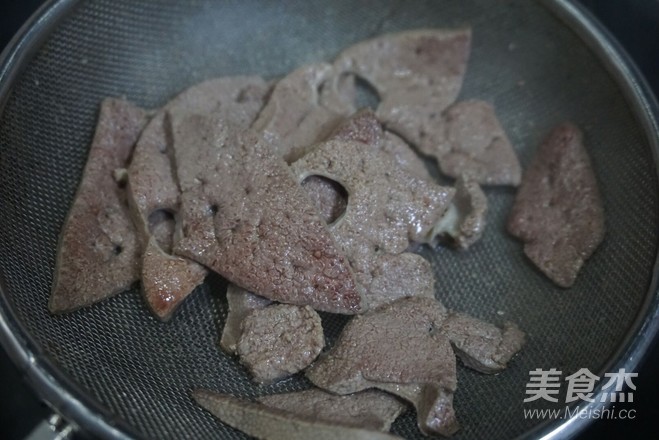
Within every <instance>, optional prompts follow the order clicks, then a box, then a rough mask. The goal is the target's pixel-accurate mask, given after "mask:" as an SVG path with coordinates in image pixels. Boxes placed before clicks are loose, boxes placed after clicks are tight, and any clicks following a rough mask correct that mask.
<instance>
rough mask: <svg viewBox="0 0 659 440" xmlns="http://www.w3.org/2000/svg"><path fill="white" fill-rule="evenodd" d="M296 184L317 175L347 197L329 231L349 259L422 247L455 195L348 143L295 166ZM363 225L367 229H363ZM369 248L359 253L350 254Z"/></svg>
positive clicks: (322, 148) (322, 147)
mask: <svg viewBox="0 0 659 440" xmlns="http://www.w3.org/2000/svg"><path fill="white" fill-rule="evenodd" d="M291 169H292V170H293V172H294V174H295V175H296V176H297V178H298V181H300V182H301V181H303V180H304V179H305V178H306V177H307V176H309V175H321V176H325V177H327V178H329V179H332V180H334V181H336V182H339V183H340V184H341V185H342V186H343V187H344V188H346V190H347V191H348V207H347V210H346V213H345V215H344V216H343V217H342V218H341V220H340V221H338V222H336V223H335V224H334V226H333V233H334V236H335V237H337V241H339V242H340V244H342V245H343V247H344V249H350V251H349V252H347V253H348V254H356V253H364V252H365V253H367V254H368V253H371V252H372V250H373V249H374V248H378V250H379V251H382V252H387V253H394V254H395V253H401V252H403V251H405V249H407V247H408V246H409V242H410V241H420V240H421V239H422V238H423V237H426V236H427V235H428V234H429V233H430V232H431V231H432V228H433V226H434V225H435V223H436V221H437V220H438V219H439V218H441V216H442V214H443V213H444V211H445V210H446V209H447V207H448V204H449V201H450V200H451V198H452V197H453V193H454V191H453V190H452V189H451V188H444V187H441V186H439V185H436V184H434V183H432V182H427V181H424V180H421V179H418V178H417V177H415V176H412V175H410V174H409V173H406V172H405V171H403V170H401V169H400V167H398V166H397V165H396V163H395V162H393V160H392V159H391V158H390V157H389V156H387V155H385V154H383V153H381V152H378V151H376V150H373V149H371V148H368V147H366V146H364V145H363V144H360V143H357V142H352V141H340V140H330V141H327V142H323V143H321V144H319V145H318V146H317V147H316V148H315V149H314V150H313V151H312V152H310V153H308V154H307V155H306V156H304V157H303V158H302V159H300V160H298V161H297V162H295V163H294V164H293V165H292V166H291ZM364 225H368V227H367V228H364V227H363V226H364ZM364 247H366V248H370V250H368V249H366V250H357V249H355V250H354V251H353V250H352V248H364Z"/></svg>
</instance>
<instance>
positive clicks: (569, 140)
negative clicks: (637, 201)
mask: <svg viewBox="0 0 659 440" xmlns="http://www.w3.org/2000/svg"><path fill="white" fill-rule="evenodd" d="M604 229H605V228H604V209H603V207H602V200H601V197H600V192H599V189H598V187H597V180H596V178H595V174H594V172H593V168H592V164H591V161H590V158H589V157H588V153H587V151H586V149H585V147H584V145H583V143H582V134H581V131H580V130H579V129H578V128H577V127H576V126H574V125H573V124H571V123H564V124H561V125H559V126H557V127H555V128H554V129H553V130H552V131H551V133H550V134H549V136H548V137H547V138H546V139H545V140H544V142H543V143H542V145H541V146H540V148H539V149H538V151H537V152H536V154H535V157H534V159H533V161H532V162H531V165H530V166H529V167H528V169H527V170H526V171H525V173H524V177H523V179H522V185H521V186H520V188H519V191H518V192H517V196H516V198H515V204H514V205H513V208H512V211H511V214H510V218H509V219H508V231H510V233H511V234H513V235H514V236H516V237H518V238H520V239H521V240H522V241H523V242H524V253H525V254H526V255H527V256H528V257H529V258H530V259H531V261H533V263H534V264H535V265H536V266H537V267H538V268H539V269H540V270H541V271H542V272H543V273H544V274H545V275H547V276H548V277H549V278H550V279H551V280H552V281H553V282H554V283H556V284H558V285H559V286H561V287H570V286H571V285H572V284H573V283H574V281H575V279H576V277H577V273H578V272H579V270H580V269H581V267H582V266H583V264H584V262H585V261H586V260H587V259H588V258H589V257H590V256H591V255H592V253H593V252H594V251H595V249H596V248H597V246H599V244H600V243H601V242H602V240H603V238H604Z"/></svg>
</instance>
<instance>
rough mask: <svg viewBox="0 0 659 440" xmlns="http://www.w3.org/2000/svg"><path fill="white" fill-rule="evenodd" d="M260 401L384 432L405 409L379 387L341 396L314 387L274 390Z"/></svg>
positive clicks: (330, 420)
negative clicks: (290, 390) (283, 390)
mask: <svg viewBox="0 0 659 440" xmlns="http://www.w3.org/2000/svg"><path fill="white" fill-rule="evenodd" d="M258 401H259V402H261V403H262V404H264V405H266V406H268V407H271V408H278V409H281V410H284V411H288V412H290V413H293V414H299V415H301V416H304V417H309V418H310V419H314V420H318V421H322V422H326V423H330V424H337V425H342V426H352V427H355V428H364V429H372V430H374V431H376V430H377V431H385V432H386V431H389V429H390V428H391V424H392V423H393V422H394V420H396V418H397V417H398V416H399V415H401V414H402V413H403V412H405V405H404V404H403V403H401V402H400V401H399V400H398V399H396V398H395V397H392V396H390V395H388V394H386V393H383V392H380V391H376V390H368V391H363V392H360V393H355V394H350V395H347V396H338V395H336V394H332V393H328V392H325V391H323V390H320V389H318V388H312V389H309V390H304V391H298V392H294V393H284V394H271V395H268V396H264V397H260V398H259V399H258Z"/></svg>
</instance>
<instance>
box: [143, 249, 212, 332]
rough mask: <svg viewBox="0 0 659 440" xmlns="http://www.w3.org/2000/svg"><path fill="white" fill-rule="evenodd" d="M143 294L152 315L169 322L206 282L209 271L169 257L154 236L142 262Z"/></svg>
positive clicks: (174, 257) (187, 261)
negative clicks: (177, 310)
mask: <svg viewBox="0 0 659 440" xmlns="http://www.w3.org/2000/svg"><path fill="white" fill-rule="evenodd" d="M142 262H143V265H142V290H143V294H144V297H145V299H146V303H147V305H148V306H149V308H150V309H151V311H152V312H153V313H154V314H155V315H156V316H157V317H158V318H160V319H161V320H162V321H167V320H169V319H170V318H171V317H172V315H173V313H174V312H175V311H176V309H177V308H178V307H179V306H180V305H181V303H182V302H183V300H184V299H185V298H187V297H188V295H189V294H190V293H192V291H193V290H194V289H195V287H197V286H198V285H199V284H201V282H202V281H203V280H204V277H205V276H206V269H205V268H204V267H203V266H200V265H198V264H190V261H189V260H186V259H184V258H179V257H176V256H172V255H170V254H167V253H165V251H163V250H162V248H161V247H160V246H159V245H158V242H157V241H156V238H155V237H154V236H152V237H151V238H150V239H149V243H148V245H147V247H146V250H145V251H144V258H143V260H142Z"/></svg>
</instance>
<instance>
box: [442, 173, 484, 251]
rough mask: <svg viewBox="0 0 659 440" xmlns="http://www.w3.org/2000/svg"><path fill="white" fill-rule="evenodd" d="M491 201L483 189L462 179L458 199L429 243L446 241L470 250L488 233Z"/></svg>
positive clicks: (466, 179)
mask: <svg viewBox="0 0 659 440" xmlns="http://www.w3.org/2000/svg"><path fill="white" fill-rule="evenodd" d="M486 214H487V197H486V196H485V193H484V192H483V190H482V189H481V187H480V186H479V185H478V184H477V183H476V182H474V181H473V180H469V179H468V178H464V177H461V178H459V179H458V180H457V181H456V183H455V197H453V200H452V201H451V205H450V206H449V208H448V210H447V211H446V213H445V214H444V217H442V219H441V220H440V221H439V222H438V223H437V224H436V225H435V228H434V229H433V232H432V234H431V236H430V240H429V243H434V242H435V241H437V240H439V241H444V242H448V243H449V244H451V245H453V246H455V247H457V248H458V249H467V248H468V247H469V246H471V245H472V244H474V243H475V242H477V241H478V240H480V238H481V237H482V236H483V232H485V225H486Z"/></svg>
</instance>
